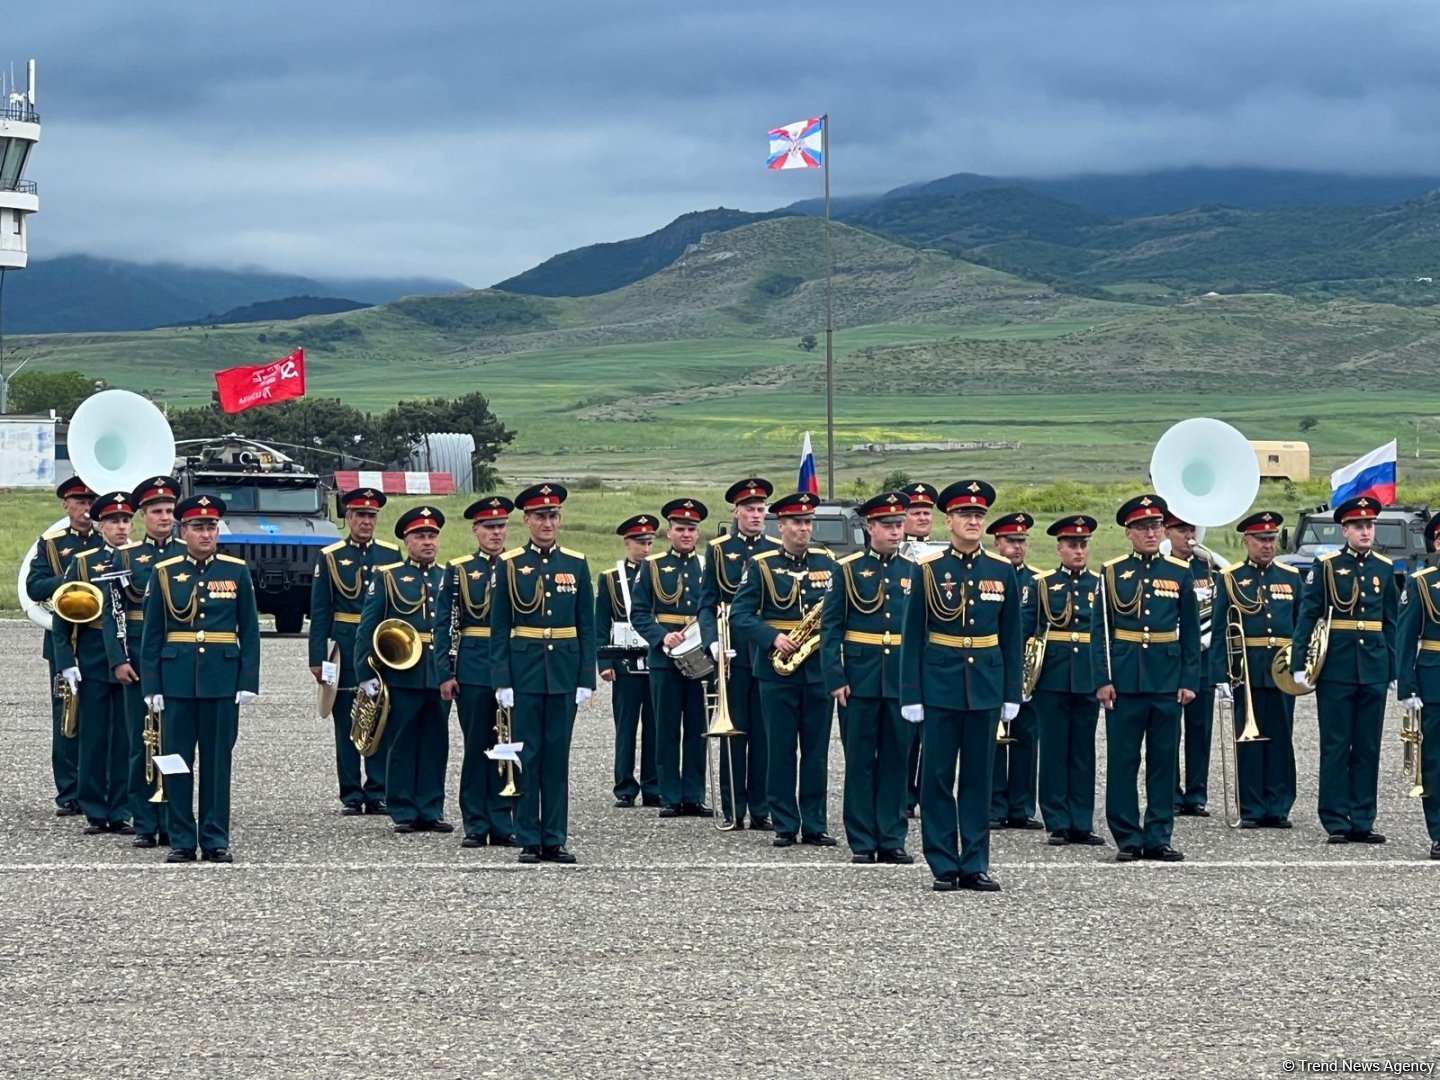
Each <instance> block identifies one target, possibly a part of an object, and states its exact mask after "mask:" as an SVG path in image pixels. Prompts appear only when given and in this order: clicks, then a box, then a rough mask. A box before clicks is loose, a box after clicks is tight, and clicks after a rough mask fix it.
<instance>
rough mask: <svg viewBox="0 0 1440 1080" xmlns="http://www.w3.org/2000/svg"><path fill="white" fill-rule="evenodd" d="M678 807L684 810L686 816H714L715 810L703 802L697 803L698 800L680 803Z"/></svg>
mask: <svg viewBox="0 0 1440 1080" xmlns="http://www.w3.org/2000/svg"><path fill="white" fill-rule="evenodd" d="M680 809H681V810H683V811H684V813H685V816H686V817H714V816H715V811H714V809H713V808H712V807H709V806H706V805H705V804H704V803H698V802H687V803H682V804H681V806H680Z"/></svg>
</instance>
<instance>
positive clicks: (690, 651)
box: [665, 619, 715, 679]
mask: <svg viewBox="0 0 1440 1080" xmlns="http://www.w3.org/2000/svg"><path fill="white" fill-rule="evenodd" d="M681 633H683V634H684V635H685V640H684V641H682V642H681V643H680V644H679V645H677V646H675V648H673V649H666V650H665V655H666V656H668V657H670V659H671V660H673V661H674V662H675V668H676V670H677V671H679V672H680V674H681V675H684V676H685V677H686V678H687V679H703V678H705V676H707V675H709V674H712V673H713V672H714V670H715V661H714V660H712V659H710V651H709V650H708V649H706V648H705V644H704V642H702V641H701V640H700V620H699V619H691V620H690V621H689V622H687V623H686V624H685V627H684V629H683V630H682V631H681Z"/></svg>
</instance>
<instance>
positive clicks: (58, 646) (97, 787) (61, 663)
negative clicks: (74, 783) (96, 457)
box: [50, 491, 139, 836]
mask: <svg viewBox="0 0 1440 1080" xmlns="http://www.w3.org/2000/svg"><path fill="white" fill-rule="evenodd" d="M134 516H135V508H134V507H133V506H132V505H131V495H130V492H128V491H112V492H110V493H109V494H107V495H102V496H101V497H100V498H98V499H96V500H95V502H94V503H93V504H92V505H91V507H90V517H91V519H92V520H93V521H94V522H95V524H96V527H97V529H98V531H99V533H100V535H101V538H102V540H103V543H101V545H100V546H99V547H97V548H87V549H86V550H84V551H81V552H79V553H77V554H76V556H75V558H74V559H73V560H71V562H70V566H69V567H68V568H67V569H66V571H65V580H66V581H84V582H91V583H94V584H95V585H96V587H97V588H98V589H99V590H100V610H99V613H98V614H97V615H96V617H95V618H94V619H92V620H90V621H89V622H84V623H72V622H67V621H65V620H64V619H62V618H61V617H60V616H59V614H58V613H57V614H56V616H55V623H54V626H53V628H52V630H51V632H50V634H51V639H52V646H53V651H54V653H55V666H56V667H57V668H59V669H60V675H61V677H62V678H63V679H65V680H66V681H67V682H68V683H69V684H70V690H71V692H72V693H75V694H77V695H78V696H79V716H78V719H79V732H78V739H77V741H78V742H79V744H80V745H79V754H78V764H79V798H80V809H81V810H82V811H83V812H84V814H85V819H86V821H88V822H89V824H88V826H87V827H86V829H85V832H86V833H87V834H89V835H91V836H94V835H97V834H99V833H107V832H111V833H121V834H123V835H126V836H128V835H130V834H131V833H132V832H134V830H133V829H132V828H131V826H130V772H129V756H130V738H129V735H128V734H127V733H126V730H125V682H124V681H122V679H121V677H120V676H121V675H122V674H127V675H128V674H133V668H130V652H129V648H128V638H122V639H121V640H120V642H119V644H120V650H119V651H117V652H116V653H115V654H113V655H114V657H115V662H114V663H112V652H111V650H110V649H109V648H107V647H106V640H105V639H106V635H105V632H104V631H105V627H106V625H107V623H108V625H110V626H112V627H114V626H118V625H120V623H119V622H117V621H116V619H115V617H114V612H115V609H116V608H117V607H119V608H121V611H120V619H121V620H123V619H124V610H123V608H124V601H123V599H122V598H121V594H120V588H121V586H120V583H119V581H118V580H116V579H115V575H116V574H117V573H121V572H122V570H121V567H120V566H119V565H118V564H119V561H120V559H121V558H122V556H120V553H119V549H120V548H122V547H124V546H125V545H126V544H127V543H128V542H129V540H130V523H131V520H132V519H133V518H134ZM107 579H108V580H107ZM127 632H128V624H127ZM136 644H137V645H138V644H139V643H138V642H137V643H136ZM117 667H122V670H121V671H119V672H117V670H116V668H117Z"/></svg>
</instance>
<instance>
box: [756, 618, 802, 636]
mask: <svg viewBox="0 0 1440 1080" xmlns="http://www.w3.org/2000/svg"><path fill="white" fill-rule="evenodd" d="M765 625H766V626H768V627H770V628H771V629H772V630H779V631H780V632H781V633H782V634H788V633H789V632H790V631H791V630H794V629H795V628H796V627H798V626H799V625H800V623H799V621H798V620H796V619H766V620H765Z"/></svg>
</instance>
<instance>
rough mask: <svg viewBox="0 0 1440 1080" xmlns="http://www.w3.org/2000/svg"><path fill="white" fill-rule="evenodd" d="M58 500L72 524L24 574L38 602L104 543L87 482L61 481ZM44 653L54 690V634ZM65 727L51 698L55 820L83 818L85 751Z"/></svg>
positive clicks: (48, 537)
mask: <svg viewBox="0 0 1440 1080" xmlns="http://www.w3.org/2000/svg"><path fill="white" fill-rule="evenodd" d="M55 497H56V498H58V499H59V500H60V504H61V506H62V507H64V510H65V516H66V517H67V518H68V519H69V521H68V522H67V524H65V525H63V526H62V527H60V528H58V529H55V530H53V531H51V532H47V533H45V534H44V535H43V536H41V537H40V538H39V539H38V540H37V541H36V542H35V557H34V558H33V559H31V560H30V567H29V569H28V570H27V571H26V575H25V592H26V595H28V596H29V597H30V599H31V600H33V601H35V602H37V603H47V602H48V601H49V600H50V597H51V596H53V595H54V594H55V590H56V589H58V588H59V587H60V583H61V582H62V581H64V580H65V571H66V570H67V569H68V568H69V566H70V562H71V560H72V559H74V558H75V556H76V555H78V554H79V553H80V552H82V551H86V550H89V549H92V548H97V547H99V546H100V545H101V543H103V540H102V539H101V537H100V533H99V532H98V531H97V530H95V529H94V528H92V526H91V521H90V504H91V503H93V502H94V501H95V492H93V491H91V490H90V488H89V487H87V486H86V484H85V481H83V480H81V479H80V478H79V477H78V476H72V477H71V478H70V479H69V480H63V481H61V482H60V484H59V486H58V487H56V488H55ZM41 651H42V653H43V654H44V657H45V664H46V667H47V669H48V671H49V680H50V681H49V682H48V683H47V684H46V685H47V686H50V687H54V685H55V677H56V676H57V675H58V674H59V668H57V667H56V666H55V646H54V642H53V640H52V638H51V635H49V634H46V635H45V640H44V644H43V646H42V650H41ZM60 728H61V705H60V699H59V698H58V697H57V696H54V695H52V696H51V699H50V769H51V772H52V773H53V774H54V777H55V807H56V809H55V816H56V817H73V816H74V815H76V814H78V813H80V799H79V769H80V747H79V744H78V743H77V742H76V741H75V740H74V739H67V738H66V737H65V736H64V734H62V732H61V730H60Z"/></svg>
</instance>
